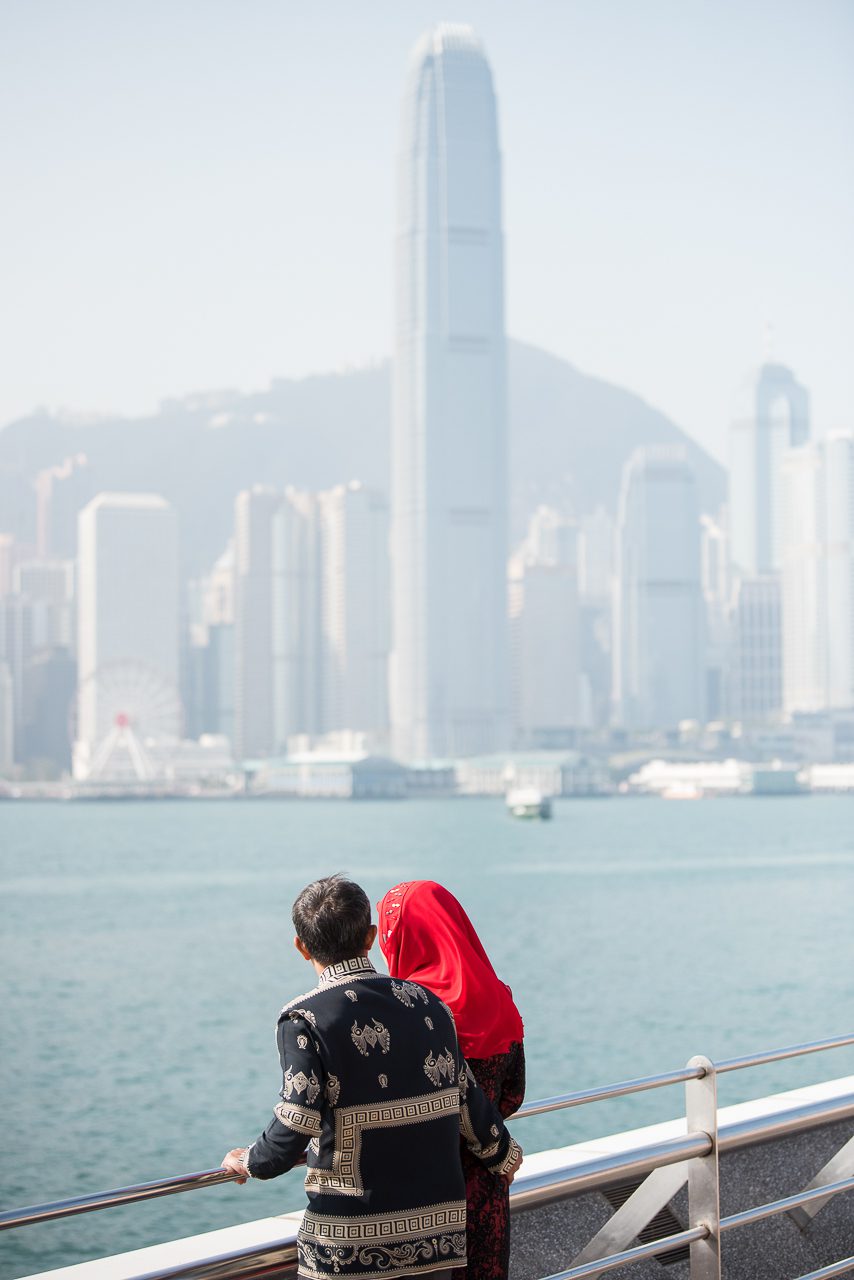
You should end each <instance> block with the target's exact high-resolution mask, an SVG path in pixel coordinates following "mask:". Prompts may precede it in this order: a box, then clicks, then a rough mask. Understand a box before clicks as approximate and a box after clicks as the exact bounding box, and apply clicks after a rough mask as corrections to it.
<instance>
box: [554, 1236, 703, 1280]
mask: <svg viewBox="0 0 854 1280" xmlns="http://www.w3.org/2000/svg"><path fill="white" fill-rule="evenodd" d="M709 1235H710V1232H709V1228H708V1227H689V1228H688V1230H687V1231H677V1232H676V1233H675V1234H674V1235H672V1236H662V1237H661V1239H660V1240H651V1241H650V1242H649V1243H648V1244H639V1245H635V1247H634V1248H633V1249H623V1251H622V1252H621V1253H612V1254H611V1255H610V1256H609V1257H607V1258H597V1259H596V1260H595V1261H594V1262H584V1263H582V1264H581V1266H580V1267H570V1269H569V1270H568V1271H558V1272H557V1273H556V1274H555V1275H553V1276H549V1277H548V1280H582V1278H583V1277H584V1276H599V1275H601V1274H602V1272H603V1271H616V1269H617V1267H625V1266H627V1265H628V1264H629V1263H630V1262H642V1261H643V1259H644V1258H655V1257H657V1256H658V1254H660V1253H668V1252H669V1250H671V1249H678V1248H680V1247H681V1246H684V1245H686V1244H694V1242H695V1241H697V1240H707V1239H708V1237H709Z"/></svg>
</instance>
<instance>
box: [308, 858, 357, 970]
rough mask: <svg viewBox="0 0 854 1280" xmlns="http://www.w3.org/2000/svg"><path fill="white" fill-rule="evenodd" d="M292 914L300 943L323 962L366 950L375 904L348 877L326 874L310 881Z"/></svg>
mask: <svg viewBox="0 0 854 1280" xmlns="http://www.w3.org/2000/svg"><path fill="white" fill-rule="evenodd" d="M292 917H293V922H294V928H295V929H296V931H297V937H298V938H299V940H300V942H301V943H302V944H303V946H304V947H305V948H306V950H307V951H308V952H309V954H310V956H311V958H312V959H313V960H319V961H320V963H321V964H325V965H330V964H337V963H338V962H339V961H340V960H352V959H353V958H354V957H355V956H358V955H361V954H362V953H363V952H364V950H365V938H366V935H367V932H368V930H369V929H370V927H371V904H370V902H369V901H368V895H367V894H366V893H365V891H364V889H363V888H362V887H361V886H360V885H358V884H354V883H353V881H352V880H347V879H345V878H344V876H341V875H336V876H324V878H323V879H322V880H315V881H314V883H313V884H307V885H306V887H305V888H304V889H303V891H302V893H301V894H300V895H299V896H298V898H297V900H296V902H295V903H294V907H293V912H292Z"/></svg>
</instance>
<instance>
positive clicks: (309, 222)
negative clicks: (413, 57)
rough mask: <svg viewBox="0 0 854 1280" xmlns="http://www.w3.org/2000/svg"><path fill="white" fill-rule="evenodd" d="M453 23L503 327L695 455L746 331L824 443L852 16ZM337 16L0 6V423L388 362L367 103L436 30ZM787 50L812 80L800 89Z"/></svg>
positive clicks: (836, 422) (832, 381)
mask: <svg viewBox="0 0 854 1280" xmlns="http://www.w3.org/2000/svg"><path fill="white" fill-rule="evenodd" d="M458 8H459V14H458V15H452V16H459V18H461V19H464V20H472V21H473V23H474V25H475V27H476V28H477V29H478V31H479V34H480V35H481V37H482V39H483V41H484V44H485V46H486V48H487V50H488V51H489V53H490V57H491V60H492V62H493V64H494V67H495V70H496V74H497V77H498V80H499V83H500V85H501V103H500V107H501V121H500V123H501V127H502V133H503V138H504V153H505V155H504V160H505V171H506V174H507V181H506V192H505V194H506V223H507V240H508V329H509V332H510V333H512V334H517V335H519V336H520V337H522V338H524V339H525V340H527V341H530V342H533V343H535V344H537V345H540V346H542V347H544V348H546V349H547V350H551V351H555V352H557V353H559V354H560V355H562V356H563V357H565V358H568V359H569V360H570V361H571V362H573V363H574V364H576V365H577V366H578V367H579V368H582V369H585V370H587V371H589V372H590V373H592V374H595V375H598V376H602V377H605V378H607V379H609V380H611V381H612V382H614V383H616V384H618V385H622V386H627V387H630V388H632V389H634V390H635V391H637V392H638V393H639V394H640V395H642V396H645V397H646V398H647V399H648V400H650V401H651V402H652V403H655V404H657V405H659V406H660V407H661V408H662V409H663V410H664V411H665V412H666V413H668V414H669V415H670V416H671V417H672V418H673V419H674V420H675V421H676V422H678V423H680V424H681V425H682V426H683V427H684V428H685V429H686V430H687V431H689V433H691V434H692V436H693V437H694V438H696V439H698V440H700V441H701V442H702V443H703V444H704V445H705V446H706V447H708V448H710V449H711V450H712V451H713V453H714V454H715V455H716V456H717V457H719V458H720V457H724V456H725V454H726V433H727V427H728V423H729V419H730V417H731V413H730V396H731V388H732V387H734V386H735V385H736V384H737V382H738V381H739V380H740V378H741V376H742V374H743V373H744V372H745V371H746V370H747V369H749V368H750V367H751V366H754V365H756V364H758V363H760V361H761V359H762V357H763V354H765V353H764V351H763V338H762V332H763V328H764V327H765V325H766V323H767V322H769V321H770V322H771V323H772V324H773V325H774V326H775V328H776V331H777V334H778V337H777V339H776V340H775V343H774V347H773V351H772V354H773V355H774V357H775V358H776V359H778V360H780V361H781V362H784V363H788V364H792V365H794V366H795V367H796V368H797V370H798V374H799V377H801V378H802V379H803V381H804V382H805V383H806V384H807V385H809V386H810V387H811V388H813V391H814V406H813V407H814V421H815V425H816V431H817V434H819V435H823V434H825V433H826V432H827V431H828V430H835V429H838V428H840V427H842V426H845V425H846V421H847V418H846V415H847V413H848V407H849V406H850V403H851V402H852V399H854V386H852V379H854V374H852V373H851V371H850V361H848V360H847V359H846V352H847V351H848V350H849V349H850V345H851V335H852V332H854V318H853V317H852V312H851V305H852V304H851V299H852V297H854V281H852V279H851V273H852V272H854V267H852V265H851V259H852V255H851V254H850V253H848V252H847V249H848V245H849V241H850V233H849V230H848V228H849V227H850V225H851V216H850V215H851V210H852V208H854V176H852V174H851V167H850V164H849V163H848V160H847V157H848V156H849V155H850V143H849V141H848V137H849V135H850V120H851V118H852V114H854V90H852V88H851V84H850V77H847V73H846V69H847V66H848V65H849V63H850V51H851V49H852V46H854V16H852V15H851V13H850V10H849V9H847V8H846V7H845V6H843V5H842V4H840V3H833V2H827V3H821V4H819V5H817V6H811V7H810V9H809V11H808V12H807V11H806V10H804V9H803V8H801V7H798V6H793V5H787V4H784V5H775V6H774V7H773V21H772V20H771V17H772V15H771V11H770V8H769V6H766V5H763V4H754V5H751V6H746V7H745V6H742V7H739V9H738V10H735V9H734V8H733V9H729V10H727V11H726V12H720V13H716V14H714V15H711V14H706V15H703V17H702V19H701V17H700V15H699V14H698V13H695V12H687V11H686V10H685V9H684V6H677V5H676V4H674V3H672V2H670V0H668V2H664V0H662V3H660V4H658V5H657V6H655V7H654V8H653V9H650V8H648V7H647V8H645V9H644V11H643V14H640V13H639V12H638V11H636V10H635V9H634V8H633V7H632V6H630V5H628V4H625V3H620V4H617V5H616V6H615V7H613V8H610V9H609V12H608V13H607V14H605V13H604V12H602V11H600V10H598V9H594V8H593V7H592V6H588V7H585V6H580V5H576V6H559V5H556V4H551V3H541V4H540V5H539V6H537V7H535V9H534V10H533V18H532V20H528V19H527V18H526V20H525V21H524V22H522V21H521V20H517V19H515V17H514V15H513V14H511V13H510V12H509V11H504V12H502V11H500V10H497V9H496V8H495V6H488V5H486V4H484V3H478V2H475V0H473V2H471V3H464V4H461V5H460V6H458ZM334 9H335V16H336V27H335V30H336V32H338V33H339V36H340V39H339V40H338V41H336V40H334V39H333V40H332V41H330V40H329V39H328V38H327V36H326V31H325V30H323V31H322V30H321V19H320V16H317V17H316V16H314V15H313V14H310V13H309V14H306V13H301V14H300V15H299V16H298V17H297V16H296V11H295V10H293V9H290V8H288V7H287V6H275V7H274V6H272V5H270V4H268V3H258V4H257V5H255V6H254V8H253V11H252V17H253V18H254V22H253V21H252V20H247V19H246V18H245V10H243V9H241V10H240V16H238V10H237V7H236V6H232V5H230V4H217V5H215V6H212V8H211V10H210V12H209V21H207V22H206V23H205V27H204V30H201V29H200V28H199V25H198V23H197V22H196V21H195V20H194V13H195V11H194V10H193V9H192V8H191V7H190V6H189V5H181V4H179V5H177V6H175V5H173V6H168V7H167V6H165V5H161V4H158V3H155V4H153V5H152V6H148V7H147V8H146V11H145V16H144V17H135V18H134V19H129V18H127V17H120V16H118V11H116V10H115V9H112V8H111V7H110V6H108V5H104V4H102V3H99V2H98V0H88V2H86V3H74V4H70V5H67V6H60V5H58V4H55V3H50V2H49V0H48V2H44V3H38V4H34V5H32V6H27V7H26V8H24V7H23V6H17V7H15V6H12V7H10V8H9V9H8V10H7V12H6V17H5V19H4V21H5V24H6V31H5V34H6V36H7V37H8V38H7V39H6V40H4V42H3V46H2V47H3V49H4V50H6V51H7V53H6V56H7V57H8V58H9V59H10V62H9V65H8V66H6V67H4V76H3V78H2V88H0V109H3V105H4V104H5V108H6V111H7V113H8V112H11V111H12V110H13V109H14V112H15V119H16V121H17V122H18V123H17V125H16V129H15V130H14V131H7V136H6V137H5V139H4V141H3V143H2V144H0V147H2V149H0V164H2V165H3V169H4V172H5V173H6V175H7V179H8V182H9V185H10V188H11V189H13V190H14V191H15V193H16V199H15V201H14V202H10V203H9V205H7V206H6V207H4V210H3V211H2V217H3V219H4V226H5V227H6V230H7V234H6V235H5V236H4V237H2V238H0V255H2V254H4V253H9V250H10V249H11V248H12V247H14V255H12V254H10V256H9V260H8V262H6V261H5V260H4V262H3V267H4V276H5V278H6V280H7V282H8V287H7V294H6V296H7V298H10V299H12V300H13V301H12V305H11V306H8V307H7V311H6V320H5V323H4V324H3V328H2V336H3V340H4V343H5V347H6V349H7V351H8V352H9V362H8V363H9V367H10V371H11V372H10V377H9V378H8V379H7V380H6V383H5V384H4V385H5V387H6V391H5V395H6V397H7V399H6V400H5V401H0V423H3V422H6V421H8V420H9V419H10V418H12V417H14V416H17V415H18V414H24V413H27V412H28V411H29V410H31V409H32V408H33V407H35V406H36V405H38V404H41V403H44V402H47V403H50V404H54V405H62V404H64V405H67V406H70V407H71V408H73V409H77V410H80V411H81V412H86V411H89V410H93V411H98V410H105V411H111V410H112V411H113V412H130V413H135V412H140V411H142V410H143V409H145V408H148V407H149V406H151V405H152V404H153V403H155V402H156V401H158V400H159V399H160V398H161V397H164V396H168V395H170V394H182V393H184V392H187V391H190V390H200V389H203V388H214V387H217V386H222V385H224V384H225V385H235V386H243V387H257V386H263V385H266V384H267V383H268V382H269V379H270V378H271V377H273V376H278V375H285V376H302V375H305V374H307V373H309V372H311V371H320V370H323V369H328V368H330V367H333V368H334V367H338V366H340V365H342V364H345V363H350V364H353V365H361V364H363V363H364V362H365V361H366V360H370V359H372V358H373V359H379V358H384V357H385V356H386V355H387V353H388V351H389V349H390V347H391V329H392V320H391V317H392V288H391V262H390V255H389V252H388V250H389V245H390V243H391V240H392V234H393V232H392V222H393V208H394V198H393V190H392V183H391V180H390V171H391V165H392V159H393V154H394V147H395V140H394V131H395V130H394V124H395V122H394V119H393V116H394V112H393V111H391V110H390V106H389V104H390V103H391V102H394V101H396V100H397V99H398V98H399V94H400V89H401V85H402V82H403V78H404V76H403V65H404V62H405V58H406V55H407V53H408V51H409V49H410V47H411V45H412V43H413V41H414V39H415V37H416V36H417V34H418V31H419V30H421V29H423V28H424V27H426V26H429V25H430V23H431V20H435V19H436V18H438V17H444V16H446V15H445V14H444V13H438V12H437V10H436V7H435V6H434V5H432V4H425V3H418V4H415V5H413V6H412V7H408V8H407V9H406V11H401V10H400V9H399V7H397V6H392V5H389V4H381V5H380V6H377V7H375V8H374V9H373V10H372V15H371V17H370V18H369V19H366V17H365V15H364V14H363V13H358V14H355V13H352V12H350V11H348V10H347V9H346V7H344V6H340V5H339V6H334ZM261 32H263V36H264V38H263V39H261V36H260V33H261ZM379 36H381V37H382V39H381V40H380V39H378V37H379ZM131 49H132V50H133V58H132V59H130V65H129V55H130V50H131ZM806 49H809V51H810V58H809V65H811V66H816V65H820V66H821V71H822V74H821V76H820V77H804V76H803V74H802V61H803V58H804V56H805V55H804V50H806ZM191 51H192V55H193V57H192V63H191V65H192V70H191V71H189V72H188V70H187V67H188V65H190V64H188V61H187V59H188V57H189V54H190V52H191ZM238 51H239V52H240V54H241V55H242V57H240V58H238V59H237V60H236V61H235V58H236V55H237V53H238ZM352 51H355V53H356V57H355V58H354V57H352V56H351V53H352ZM69 54H73V57H70V56H69ZM638 55H640V56H638ZM0 56H3V55H0ZM276 58H279V60H280V61H281V68H280V72H279V74H275V72H274V66H275V62H274V60H275V59H276ZM222 67H228V68H229V85H230V88H229V90H228V92H224V91H223V87H222V86H223V78H222V75H221V74H215V72H219V71H220V70H221V68H222ZM308 67H311V75H310V76H309V75H308V70H307V69H308ZM75 68H76V70H75ZM243 68H247V69H248V68H252V69H253V70H252V81H251V83H248V84H247V83H245V82H244V81H243V80H242V78H241V77H242V76H244V75H245V74H246V72H245V71H244V70H243ZM265 68H266V74H259V72H262V71H264V69H265ZM357 68H358V71H357ZM366 68H367V69H369V70H368V74H366ZM721 68H724V71H725V74H722V73H721ZM155 82H156V83H157V85H158V94H157V98H156V100H154V99H153V97H152V95H151V85H152V84H153V83H155ZM260 85H263V87H259V86H260ZM345 101H346V104H347V110H346V118H345V117H344V115H343V114H342V110H341V108H342V104H343V103H344V102H345ZM60 103H61V109H59V104H60ZM676 103H678V104H679V110H678V111H676V110H675V104H676ZM105 104H108V105H109V111H104V110H103V107H104V105H105ZM122 137H125V138H129V139H130V140H131V142H132V144H133V145H132V146H130V147H125V146H122V145H120V141H121V138H122ZM357 139H358V145H356V141H357ZM321 151H322V153H323V154H324V156H325V157H326V161H325V163H324V165H323V166H318V165H317V164H316V163H315V161H316V156H317V154H320V152H321ZM277 158H278V159H279V160H281V161H282V162H283V163H278V164H277V163H276V161H277ZM545 164H548V166H549V167H548V172H549V175H550V182H549V200H548V201H547V202H545V203H544V202H543V201H542V200H541V199H540V197H539V192H541V190H542V177H541V175H542V174H544V172H545V171H546V170H545V169H544V165H545ZM793 173H797V177H798V180H797V181H796V182H793V181H792V174H793ZM57 184H60V185H61V189H62V191H63V200H62V202H61V205H59V206H58V205H57V202H56V200H55V198H54V194H53V189H54V188H56V186H57ZM344 189H349V191H350V195H351V198H350V199H349V200H348V208H347V218H346V219H342V218H341V216H340V209H341V200H340V193H341V191H342V190H344ZM155 192H156V193H157V199H156V201H155V200H154V193H155ZM60 209H61V215H60V212H59V210H60ZM333 231H334V234H332V233H333ZM816 232H819V234H816ZM329 244H334V245H336V246H337V248H336V250H335V252H334V253H333V254H332V255H330V253H329V250H328V245H329ZM297 245H298V246H299V249H298V250H297ZM357 246H358V248H357ZM368 281H370V283H368ZM281 297H287V298H288V303H289V306H288V309H287V310H286V312H285V313H283V311H282V307H281V305H280V299H281ZM819 317H820V321H819V320H818V318H819ZM0 323H2V322H0ZM142 352H145V357H144V358H142V356H141V353H142ZM10 397H12V398H13V399H12V398H10ZM13 401H14V402H13Z"/></svg>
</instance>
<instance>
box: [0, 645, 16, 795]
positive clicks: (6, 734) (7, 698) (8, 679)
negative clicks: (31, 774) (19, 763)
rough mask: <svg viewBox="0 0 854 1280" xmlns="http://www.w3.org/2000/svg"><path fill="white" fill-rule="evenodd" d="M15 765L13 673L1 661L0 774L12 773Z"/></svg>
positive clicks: (7, 665)
mask: <svg viewBox="0 0 854 1280" xmlns="http://www.w3.org/2000/svg"><path fill="white" fill-rule="evenodd" d="M14 763H15V705H14V695H13V690H12V673H11V671H10V670H9V664H8V663H6V662H4V661H2V659H0V774H4V773H10V772H11V770H12V767H13V765H14Z"/></svg>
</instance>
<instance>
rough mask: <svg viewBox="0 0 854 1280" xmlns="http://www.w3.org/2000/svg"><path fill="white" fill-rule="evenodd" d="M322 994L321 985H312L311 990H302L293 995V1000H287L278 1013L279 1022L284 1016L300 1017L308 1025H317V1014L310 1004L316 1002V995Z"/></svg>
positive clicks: (282, 1020)
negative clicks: (300, 992) (298, 994)
mask: <svg viewBox="0 0 854 1280" xmlns="http://www.w3.org/2000/svg"><path fill="white" fill-rule="evenodd" d="M322 994H323V987H321V986H316V987H312V989H311V991H304V992H303V993H302V995H300V996H294V998H293V1000H289V1001H288V1003H287V1004H286V1005H285V1006H284V1008H283V1009H282V1011H281V1013H280V1014H279V1019H278V1020H279V1022H284V1020H285V1018H295V1019H296V1018H301V1019H302V1020H303V1021H304V1022H307V1023H308V1024H309V1026H316V1025H317V1014H316V1013H315V1012H314V1010H313V1008H312V1005H314V1004H315V1003H316V1002H317V997H318V996H321V995H322Z"/></svg>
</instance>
